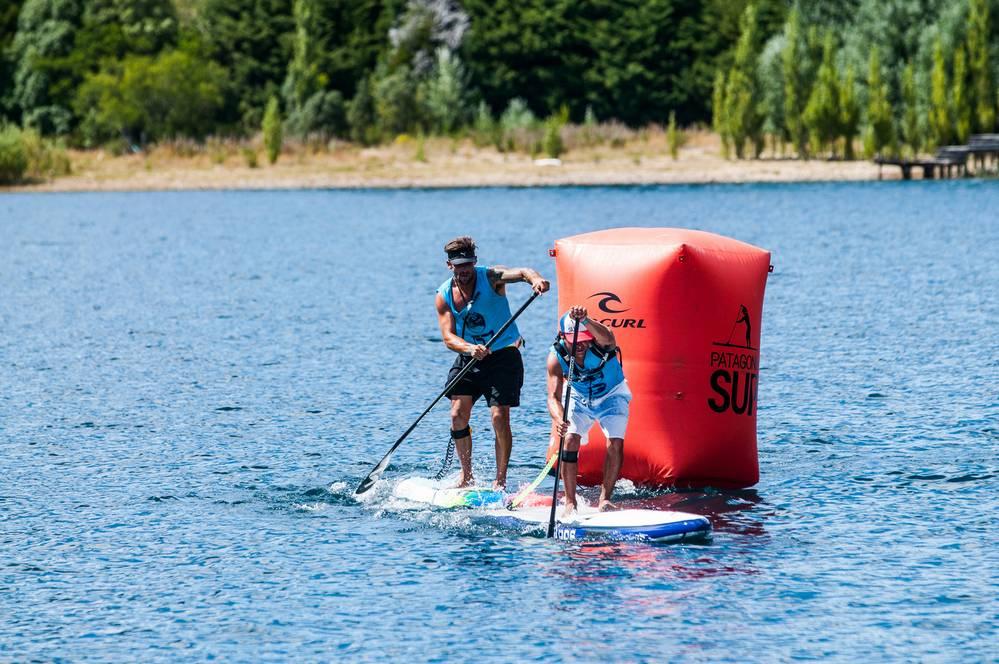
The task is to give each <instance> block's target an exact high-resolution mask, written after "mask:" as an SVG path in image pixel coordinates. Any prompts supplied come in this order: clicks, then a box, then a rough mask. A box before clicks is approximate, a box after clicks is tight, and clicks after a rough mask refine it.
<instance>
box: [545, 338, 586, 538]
mask: <svg viewBox="0 0 999 664" xmlns="http://www.w3.org/2000/svg"><path fill="white" fill-rule="evenodd" d="M578 336H579V321H578V320H577V321H576V325H575V327H573V329H572V346H571V347H570V348H569V371H568V372H567V375H566V377H565V400H564V401H563V402H562V424H563V425H565V424H566V423H567V422H568V421H569V399H570V398H571V397H572V371H573V369H575V368H576V339H577V337H578ZM564 446H565V434H564V433H563V434H562V435H561V436H559V437H558V457H556V460H555V488H554V489H552V511H551V514H549V515H548V537H555V505H556V504H557V501H558V480H559V477H560V475H559V473H560V472H561V470H562V448H563V447H564Z"/></svg>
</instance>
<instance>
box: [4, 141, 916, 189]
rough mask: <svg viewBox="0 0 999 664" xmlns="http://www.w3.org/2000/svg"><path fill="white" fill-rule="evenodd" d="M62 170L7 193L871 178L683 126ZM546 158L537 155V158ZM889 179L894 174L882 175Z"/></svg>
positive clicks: (85, 158) (864, 169) (219, 148)
mask: <svg viewBox="0 0 999 664" xmlns="http://www.w3.org/2000/svg"><path fill="white" fill-rule="evenodd" d="M68 156H69V160H70V164H71V167H70V169H69V171H68V173H67V174H63V175H59V176H57V177H50V178H47V179H45V180H43V181H39V180H35V181H32V182H29V183H27V184H22V185H19V186H16V187H6V190H18V191H87V190H95V191H114V190H177V189H254V188H276V189H286V188H327V187H465V186H503V185H509V186H542V185H570V184H588V185H589V184H594V185H595V184H652V183H707V182H795V181H819V180H871V179H876V178H877V176H878V172H877V167H876V166H874V165H873V164H871V163H869V162H865V161H853V162H847V161H823V160H812V161H807V162H806V161H799V160H791V159H781V158H779V157H774V156H771V157H764V158H763V159H758V160H743V161H735V160H729V159H725V158H724V157H723V156H722V149H721V145H720V142H719V140H718V138H717V136H715V135H714V134H712V133H710V132H706V131H693V132H687V133H686V134H685V136H684V140H683V143H682V145H681V146H680V147H679V150H678V151H677V154H676V158H673V157H672V156H671V154H670V145H669V141H668V134H667V131H666V130H664V129H661V128H658V127H652V128H649V129H646V130H642V131H621V132H620V133H619V135H616V136H614V137H611V138H609V139H607V140H599V141H586V140H583V139H578V140H577V139H574V138H570V139H569V140H568V141H567V151H566V152H564V153H563V154H562V157H561V159H560V160H558V161H553V160H545V159H536V158H535V157H534V156H531V155H529V154H526V153H524V152H501V151H499V150H497V149H496V148H495V147H493V146H479V145H476V144H475V143H474V142H473V141H472V140H471V139H470V138H461V139H457V138H455V139H452V138H427V139H422V138H418V137H411V136H400V137H399V138H397V139H396V140H395V141H394V142H392V143H390V144H387V145H382V146H377V147H361V146H358V145H355V144H351V143H344V142H339V141H330V142H328V143H327V142H311V143H302V142H285V144H284V146H283V148H282V151H281V154H280V156H279V158H278V160H277V162H276V163H275V164H270V163H269V160H268V159H267V156H266V151H265V149H264V145H263V142H262V141H261V140H260V139H259V138H258V139H255V140H248V141H234V140H231V141H219V140H209V141H207V142H205V143H203V144H196V143H189V142H179V143H167V144H161V145H159V146H156V147H153V148H151V149H150V150H148V151H145V152H135V153H130V152H125V153H124V154H118V155H115V154H112V153H111V152H108V151H105V150H89V151H73V150H71V151H69V152H68ZM538 157H543V155H538ZM885 177H891V178H895V177H898V174H897V173H895V172H889V171H886V172H885Z"/></svg>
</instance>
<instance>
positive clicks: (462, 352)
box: [436, 236, 549, 489]
mask: <svg viewBox="0 0 999 664" xmlns="http://www.w3.org/2000/svg"><path fill="white" fill-rule="evenodd" d="M444 251H445V253H446V254H447V265H448V268H449V269H450V270H451V272H452V276H451V278H450V279H448V280H447V281H445V282H444V283H443V284H441V286H440V288H438V289H437V296H436V305H437V320H438V323H439V324H440V328H441V337H442V338H443V339H444V345H445V346H447V347H448V349H450V350H453V351H454V352H456V353H458V357H457V359H455V361H454V365H453V366H452V367H451V371H450V372H449V373H448V382H450V381H451V379H452V378H453V377H454V376H457V375H458V373H460V372H461V370H462V368H463V367H464V366H465V365H466V364H467V363H468V362H469V360H470V359H471V358H473V357H474V358H475V359H476V360H478V362H477V363H476V365H475V366H474V367H473V368H472V369H471V371H469V372H468V373H467V374H466V375H465V376H464V378H462V379H461V380H460V381H459V382H458V383H457V384H456V385H455V386H454V388H452V389H451V390H450V391H449V392H448V393H447V396H448V397H449V398H450V399H451V438H452V439H454V446H455V449H456V450H457V452H458V460H459V461H460V462H461V480H460V481H459V482H458V486H459V487H464V486H471V485H472V484H473V483H474V478H473V477H472V433H471V430H470V429H469V427H468V422H469V420H470V419H471V416H472V406H473V405H474V404H475V402H476V401H477V400H478V399H479V397H481V396H484V397H485V398H486V403H487V404H488V405H489V409H490V411H491V412H492V424H493V432H494V433H495V434H496V481H495V482H494V483H493V488H494V489H504V488H505V487H506V468H507V464H508V463H509V462H510V451H511V450H512V449H513V434H512V432H511V431H510V408H512V407H514V406H519V405H520V388H521V387H522V386H523V384H524V363H523V361H522V360H521V357H520V350H519V347H520V345H521V342H522V339H521V336H520V331H519V330H518V329H517V325H516V324H513V325H511V326H510V327H508V328H507V330H506V331H505V332H504V333H503V335H502V336H501V337H500V338H499V339H497V340H496V341H495V342H494V343H493V345H492V347H491V348H486V346H485V344H486V342H487V341H488V340H489V338H490V337H492V335H493V334H495V332H496V331H497V330H499V329H500V328H501V327H502V326H503V324H504V323H505V322H506V321H507V320H509V319H510V303H509V302H508V301H507V299H506V285H507V284H509V283H515V282H518V281H523V282H525V283H528V284H530V285H531V288H533V289H534V291H535V292H536V293H544V292H545V291H547V290H548V286H549V284H548V281H547V280H546V279H543V278H542V277H541V275H540V274H538V272H536V271H535V270H532V269H531V268H527V267H515V268H509V267H501V266H498V265H495V266H492V267H477V266H476V263H477V258H476V256H475V242H474V241H473V240H472V238H470V237H467V236H464V237H458V238H455V239H453V240H451V241H450V242H448V243H447V244H446V245H444Z"/></svg>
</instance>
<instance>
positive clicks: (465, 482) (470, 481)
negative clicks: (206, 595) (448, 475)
mask: <svg viewBox="0 0 999 664" xmlns="http://www.w3.org/2000/svg"><path fill="white" fill-rule="evenodd" d="M474 485H475V478H474V477H472V476H471V475H469V476H468V477H462V478H461V479H460V480H458V483H457V484H455V485H454V488H455V489H464V488H467V487H470V486H474Z"/></svg>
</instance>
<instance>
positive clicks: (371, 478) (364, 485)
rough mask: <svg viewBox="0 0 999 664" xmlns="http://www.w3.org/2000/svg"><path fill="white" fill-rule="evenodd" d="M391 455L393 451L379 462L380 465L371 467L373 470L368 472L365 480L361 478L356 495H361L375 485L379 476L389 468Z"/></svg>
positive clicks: (355, 491)
mask: <svg viewBox="0 0 999 664" xmlns="http://www.w3.org/2000/svg"><path fill="white" fill-rule="evenodd" d="M391 456H392V455H391V453H389V454H386V455H385V457H384V458H383V459H382V460H381V461H379V462H378V465H377V466H375V467H374V468H372V469H371V472H370V473H368V476H367V477H365V478H364V479H363V480H361V483H360V484H358V485H357V488H356V489H354V495H355V496H359V495H361V494H362V493H364V492H365V491H367V490H368V489H370V488H371V487H373V486H374V485H375V482H377V481H378V478H379V477H381V476H382V473H384V472H385V469H386V468H388V465H389V457H391Z"/></svg>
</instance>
